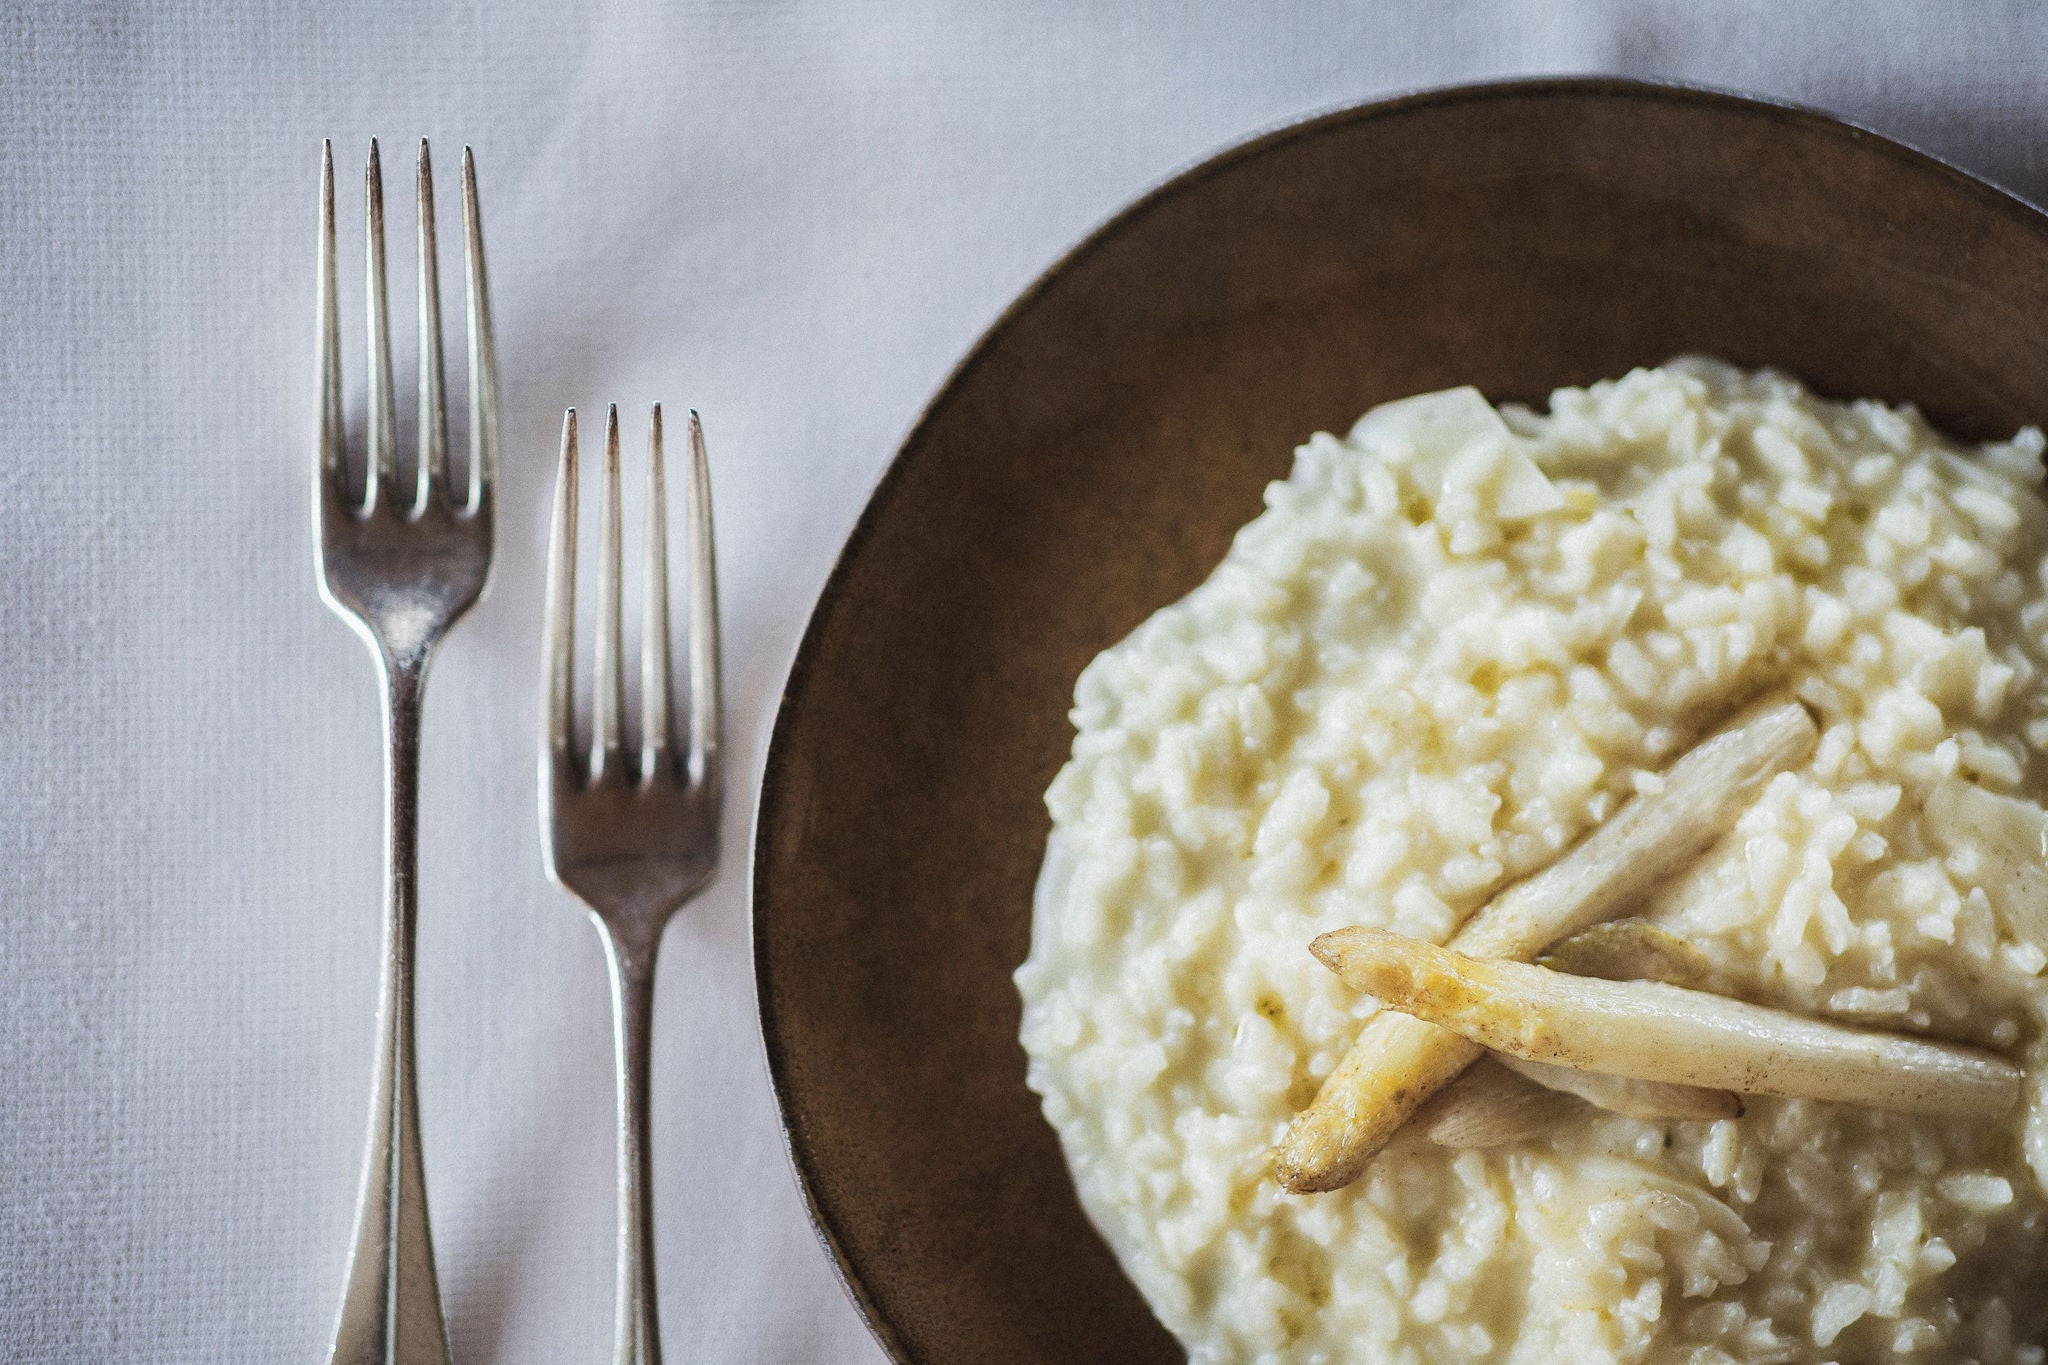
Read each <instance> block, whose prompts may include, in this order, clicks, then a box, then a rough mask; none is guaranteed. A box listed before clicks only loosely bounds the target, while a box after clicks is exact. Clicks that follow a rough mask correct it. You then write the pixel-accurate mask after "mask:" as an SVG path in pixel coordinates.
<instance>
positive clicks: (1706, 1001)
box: [1311, 928, 2020, 1115]
mask: <svg viewBox="0 0 2048 1365" xmlns="http://www.w3.org/2000/svg"><path fill="white" fill-rule="evenodd" d="M1311 951H1312V952H1314V953H1315V955H1316V956H1317V957H1318V958H1319V959H1321V960H1322V962H1323V963H1324V965H1326V966H1328V967H1329V968H1330V970H1332V971H1334V972H1336V973H1337V974H1338V975H1339V976H1341V977H1343V978H1344V980H1345V982H1346V983H1347V984H1349V985H1352V986H1355V987H1357V988H1358V989H1359V990H1362V991H1365V992H1368V993H1369V994H1371V995H1374V996H1377V997H1378V998H1379V1000H1380V1002H1381V1003H1382V1004H1384V1005H1386V1006H1387V1008H1389V1009H1393V1010H1399V1011H1400V1012H1402V1013H1403V1014H1407V1015H1413V1016H1415V1017H1417V1018H1420V1019H1426V1020H1428V1021H1429V1022H1431V1023H1433V1024H1436V1025H1439V1026H1441V1027H1443V1028H1447V1029H1451V1030H1453V1031H1455V1032H1456V1033H1458V1034H1459V1035H1460V1036H1462V1037H1464V1038H1466V1039H1468V1040H1470V1041H1471V1042H1474V1043H1479V1044H1483V1045H1484V1046H1486V1047H1489V1048H1492V1049H1493V1050H1494V1051H1496V1052H1502V1053H1506V1054H1508V1055H1510V1056H1514V1057H1520V1058H1523V1059H1524V1060H1527V1061H1532V1062H1545V1063H1550V1064H1553V1065H1557V1066H1565V1067H1571V1068H1573V1069H1575V1070H1580V1071H1597V1072H1603V1073H1605V1074H1607V1075H1612V1076H1630V1077H1634V1078H1636V1079H1638V1080H1647V1081H1662V1082H1665V1083H1667V1084H1673V1085H1694V1086H1711V1087H1716V1088H1719V1089H1724V1090H1734V1091H1738V1092H1741V1093H1743V1094H1755V1095H1789V1096H1795V1097H1799V1098H1804V1099H1815V1100H1833V1101H1837V1102H1840V1103H1845V1104H1857V1105H1863V1106H1865V1107H1867V1108H1872V1109H1889V1110H1896V1111H1899V1112H1902V1113H1915V1114H1945V1115H1965V1114H1976V1115H1995V1114H2002V1113H2005V1112H2006V1111H2008V1110H2009V1109H2011V1108H2012V1106H2013V1104H2014V1103H2015V1102H2016V1101H2017V1100H2018V1098H2019V1086H2020V1072H2019V1069H2018V1068H2017V1067H2015V1066H2013V1065H2012V1064H2011V1063H2010V1062H2007V1061H2005V1060H2004V1059H2003V1058H2000V1057H1997V1056H1995V1055H1993V1054H1991V1053H1989V1052H1985V1051H1982V1050H1980V1049H1977V1048H1971V1047H1962V1046H1958V1045H1956V1044H1953V1043H1941V1042H1933V1041H1930V1040H1928V1039H1924V1038H1912V1037H1907V1036H1906V1035H1904V1034H1898V1033H1879V1032H1875V1031H1873V1030H1869V1029H1859V1028H1850V1027H1847V1026H1845V1025H1842V1024H1835V1023H1829V1022H1826V1021H1824V1020H1819V1019H1809V1018H1807V1017H1805V1016H1803V1015H1798V1014H1792V1013H1790V1012H1788V1011H1785V1010H1779V1009H1771V1008H1768V1007H1766V1006H1763V1005H1752V1004H1748V1003H1746V1002H1744V1001H1741V1000H1731V999H1729V998H1727V997H1726V996H1720V995H1711V994H1709V993H1707V992H1705V991H1693V990H1687V989H1685V988H1684V987H1682V986H1672V985H1667V984H1665V983H1663V982H1661V981H1601V980H1597V979H1594V978H1591V977H1582V976H1571V975H1568V974H1566V973H1564V972H1554V971H1551V970H1550V969H1549V968H1547V967H1538V966H1535V965H1533V964H1530V963H1522V962H1501V961H1491V962H1489V961H1485V960H1482V959H1480V958H1476V957H1472V956H1469V955H1467V954H1465V953H1460V952H1454V951H1452V950H1450V949H1448V948H1439V947H1437V946H1436V945H1435V944H1433V943H1426V942H1424V941H1423V940H1421V939H1416V938H1408V937H1406V936H1404V935H1401V934H1390V933H1388V932H1386V931H1385V930H1382V929H1362V928H1354V929H1339V930H1337V931H1335V932H1334V933H1328V934H1324V935H1323V936H1322V937H1321V938H1319V939H1317V940H1316V941H1315V943H1314V944H1313V945H1311Z"/></svg>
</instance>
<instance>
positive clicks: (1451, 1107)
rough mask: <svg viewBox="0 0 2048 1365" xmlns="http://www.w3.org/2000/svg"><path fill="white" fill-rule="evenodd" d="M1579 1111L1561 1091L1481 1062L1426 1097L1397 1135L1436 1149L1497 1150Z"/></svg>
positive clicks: (1547, 1129)
mask: <svg viewBox="0 0 2048 1365" xmlns="http://www.w3.org/2000/svg"><path fill="white" fill-rule="evenodd" d="M1580 1109H1581V1106H1580V1104H1579V1102H1578V1101H1577V1100H1576V1099H1574V1098H1572V1096H1571V1095H1569V1094H1567V1093H1565V1092H1564V1091H1561V1090H1557V1089H1554V1088H1549V1087H1545V1086H1542V1085H1538V1084H1535V1083H1534V1082H1532V1081H1529V1080H1526V1079H1524V1078H1523V1077H1521V1076H1518V1075H1516V1074H1515V1073H1514V1072H1512V1071H1510V1070H1508V1069H1507V1068H1506V1067H1505V1066H1500V1065H1497V1064H1496V1063H1495V1062H1493V1061H1490V1060H1484V1059H1482V1060H1481V1061H1480V1062H1479V1063H1478V1065H1476V1066H1473V1067H1470V1068H1468V1069H1467V1070H1466V1071H1465V1074H1464V1075H1462V1076H1460V1077H1458V1078H1457V1079H1456V1080H1454V1081H1452V1082H1451V1083H1450V1084H1449V1085H1447V1086H1445V1087H1444V1088H1443V1089H1441V1090H1439V1091H1437V1092H1436V1094H1434V1095H1432V1096H1430V1097H1429V1099H1428V1100H1427V1101H1426V1102H1425V1103H1424V1104H1423V1105H1422V1107H1421V1108H1419V1109H1417V1110H1416V1111H1415V1117H1414V1118H1413V1119H1411V1120H1410V1121H1409V1123H1408V1126H1407V1127H1405V1128H1404V1129H1402V1130H1401V1131H1402V1136H1403V1138H1404V1139H1406V1138H1408V1137H1414V1138H1419V1139H1422V1140H1425V1141H1429V1142H1433V1143H1435V1144H1436V1145H1437V1146H1439V1147H1451V1148H1457V1149H1465V1148H1473V1147H1500V1146H1505V1145H1506V1144H1508V1143H1510V1142H1526V1141H1528V1140H1529V1139H1531V1138H1539V1137H1543V1136H1546V1135H1547V1134H1549V1133H1551V1132H1553V1131H1555V1130H1556V1129H1557V1128H1558V1126H1559V1125H1561V1124H1563V1123H1564V1122H1566V1121H1567V1120H1569V1119H1570V1118H1571V1117H1572V1115H1573V1114H1574V1113H1576V1112H1579V1111H1580Z"/></svg>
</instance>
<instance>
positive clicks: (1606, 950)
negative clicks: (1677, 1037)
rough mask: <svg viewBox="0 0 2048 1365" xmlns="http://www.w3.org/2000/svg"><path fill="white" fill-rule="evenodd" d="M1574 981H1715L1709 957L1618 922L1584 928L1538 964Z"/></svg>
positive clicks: (1643, 925) (1640, 923)
mask: <svg viewBox="0 0 2048 1365" xmlns="http://www.w3.org/2000/svg"><path fill="white" fill-rule="evenodd" d="M1536 960H1537V961H1538V962H1540V963H1542V964H1543V965H1544V966H1546V967H1554V968H1556V969H1557V970H1558V971H1560V972H1570V973H1571V974H1572V975H1573V976H1597V977H1601V978H1604V979H1605V980H1608V981H1668V982H1670V983H1671V984H1672V985H1674V986H1694V987H1702V986H1705V985H1706V983H1707V980H1708V978H1710V977H1711V976H1713V974H1714V967H1713V964H1712V963H1711V962H1709V961H1708V960H1707V955H1706V954H1705V953H1703V952H1701V951H1700V950H1699V949H1698V948H1695V947H1694V946H1693V945H1692V944H1690V943H1687V942H1686V941H1685V940H1684V939H1682V938H1680V937H1678V935H1676V934H1670V933H1666V932H1665V931H1664V930H1662V929H1659V928H1658V927H1657V926H1656V925H1654V924H1651V923H1649V922H1648V921H1647V920H1639V919H1617V920H1609V921H1608V922H1607V923H1605V924H1596V925H1594V926H1593V927H1592V928H1590V929H1582V930H1580V931H1579V932H1578V933H1576V934H1573V935H1572V936H1571V937H1570V938H1568V939H1564V940H1562V941H1560V942H1558V943H1555V944H1553V945H1551V948H1550V951H1548V952H1546V953H1543V954H1541V955H1540V956H1539V957H1537V959H1536Z"/></svg>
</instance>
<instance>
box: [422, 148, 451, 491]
mask: <svg viewBox="0 0 2048 1365" xmlns="http://www.w3.org/2000/svg"><path fill="white" fill-rule="evenodd" d="M418 186H419V191H418V195H417V199H418V203H419V305H420V404H419V428H420V429H419V448H420V460H419V476H418V479H419V487H418V488H416V489H415V490H414V492H413V506H414V507H416V508H420V509H424V508H425V507H426V505H427V500H428V499H429V498H431V497H436V496H442V497H445V496H446V495H447V488H448V408H447V402H446V398H445V394H444V388H443V375H442V370H441V272H440V263H439V261H438V260H437V259H436V257H435V243H434V166H433V162H432V160H431V159H430V158H429V157H428V155H427V140H426V139H425V138H421V139H420V162H419V176H418ZM448 501H449V502H450V503H452V502H453V501H454V499H452V498H449V499H448Z"/></svg>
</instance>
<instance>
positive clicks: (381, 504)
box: [313, 141, 498, 1365]
mask: <svg viewBox="0 0 2048 1365" xmlns="http://www.w3.org/2000/svg"><path fill="white" fill-rule="evenodd" d="M365 197H366V205H367V212H368V234H367V236H368V281H369V283H368V289H367V297H368V315H369V363H370V374H369V385H368V388H369V401H368V407H369V413H368V419H369V420H368V434H367V446H368V449H367V451H366V453H365V459H364V466H365V474H364V479H363V485H364V486H363V491H362V492H361V493H360V494H357V493H356V492H355V491H354V490H353V489H351V488H350V487H349V486H348V485H349V480H348V476H347V474H346V472H345V467H344V461H343V453H344V452H343V447H344V445H345V436H344V431H343V425H342V412H341V406H342V405H341V335H340V325H339V322H338V320H337V318H336V315H335V302H334V147H333V145H332V144H331V143H329V144H327V145H326V146H325V147H324V148H323V150H322V153H321V158H320V284H319V313H320V343H319V351H320V434H319V442H318V448H317V453H316V460H315V466H314V476H313V528H314V540H315V543H316V545H317V547H318V548H317V550H316V562H317V568H318V576H319V579H320V593H321V596H323V597H325V598H326V599H327V604H328V605H329V606H331V607H333V608H334V609H335V611H337V612H339V613H340V614H341V616H342V618H343V619H344V620H346V621H347V622H348V623H349V624H350V625H351V626H353V627H354V628H355V630H356V633H357V634H359V635H361V636H362V637H363V639H364V641H365V642H367V643H368V644H369V646H370V650H371V652H372V653H373V654H374V655H375V656H376V658H377V666H378V672H379V674H380V675H381V677H382V679H383V683H384V740H385V746H386V760H385V762H386V766H385V779H386V780H385V805H384V864H385V886H384V971H383V979H382V983H381V985H380V987H379V1001H378V1007H377V1034H378V1044H377V1060H376V1067H375V1073H374V1078H375V1079H374V1089H375V1094H374V1096H373V1098H372V1100H371V1106H370V1142H369V1153H368V1155H367V1157H366V1158H365V1160H364V1165H363V1183H362V1192H361V1195H360V1198H359V1200H358V1203H357V1205H356V1237H355V1249H354V1252H353V1253H352V1255H351V1258H350V1261H349V1271H348V1287H347V1290H346V1291H345V1293H344V1295H343V1298H342V1304H341V1320H340V1322H339V1323H338V1324H337V1325H336V1327H335V1331H334V1347H333V1350H332V1352H331V1354H330V1355H329V1359H330V1360H331V1361H332V1362H333V1363H334V1365H447V1361H448V1336H447V1330H446V1328H445V1327H444V1326H443V1324H442V1319H441V1294H440V1289H439V1287H438V1285H437V1284H436V1282H435V1276H434V1247H433V1240H432V1236H431V1233H430V1231H429V1228H428V1223H427V1198H426V1184H425V1178H424V1173H423V1169H422V1166H421V1162H420V1135H419V1086H418V1080H417V1076H416V1073H415V1069H414V1062H413V942H414V937H415V934H414V925H415V920H416V915H417V910H418V903H417V886H416V873H417V871H418V860H419V849H418V834H419V752H420V699H421V695H422V693H423V692H424V690H425V687H426V675H427V662H428V659H429V657H430V656H431V654H432V653H433V649H434V645H435V643H436V642H437V641H439V639H440V638H441V635H442V633H443V632H444V631H446V630H447V629H448V627H449V625H450V624H452V623H453V622H454V621H455V619H456V618H457V617H459V616H460V615H462V613H463V612H464V611H466V610H468V609H469V607H470V606H471V605H472V604H473V603H475V601H476V600H477V598H478V597H480V596H481V595H482V594H483V589H484V581H485V579H486V577H487V576H488V575H489V572H490V566H491V522H492V486H493V484H494V482H495V477H494V476H495V473H496V464H497V449H498V432H497V413H498V402H497V400H498V383H497V365H496V360H495V358H494V357H493V354H492V350H491V314H490V302H489V295H488V292H487V290H486V287H485V279H484V247H483V226H482V223H481V222H480V221H479V219H478V216H477V202H476V167H475V163H474V162H473V160H472V159H471V156H470V152H469V149H468V148H467V147H465V148H463V149H462V217H463V226H464V247H465V250H464V257H465V260H466V263H467V266H468V270H467V275H468V285H469V288H468V310H467V311H468V322H469V479H468V483H469V487H468V490H467V492H466V495H465V496H464V498H463V499H462V500H461V501H460V502H458V501H457V500H456V498H455V496H454V493H453V491H452V490H451V489H450V487H449V472H448V419H447V411H446V404H445V401H444V394H443V389H442V366H441V303H440V289H439V281H438V277H437V275H436V272H435V258H434V181H433V170H432V167H431V165H430V164H429V161H428V157H427V144H426V143H425V142H424V141H422V142H421V143H420V156H419V240H418V246H419V327H420V352H419V358H420V368H419V468H418V473H417V476H416V478H415V480H414V485H413V487H412V488H411V489H410V490H409V491H407V492H405V494H404V495H403V496H401V490H400V488H399V484H398V451H397V439H396V436H395V432H394V427H395V423H394V421H393V417H392V401H391V400H392V389H391V329H390V323H389V319H388V317H387V312H386V305H385V290H384V184H383V173H382V170H381V168H380V166H379V164H378V159H377V144H376V143H375V142H374V141H373V142H371V143H370V163H369V170H368V173H367V176H366V180H365Z"/></svg>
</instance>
